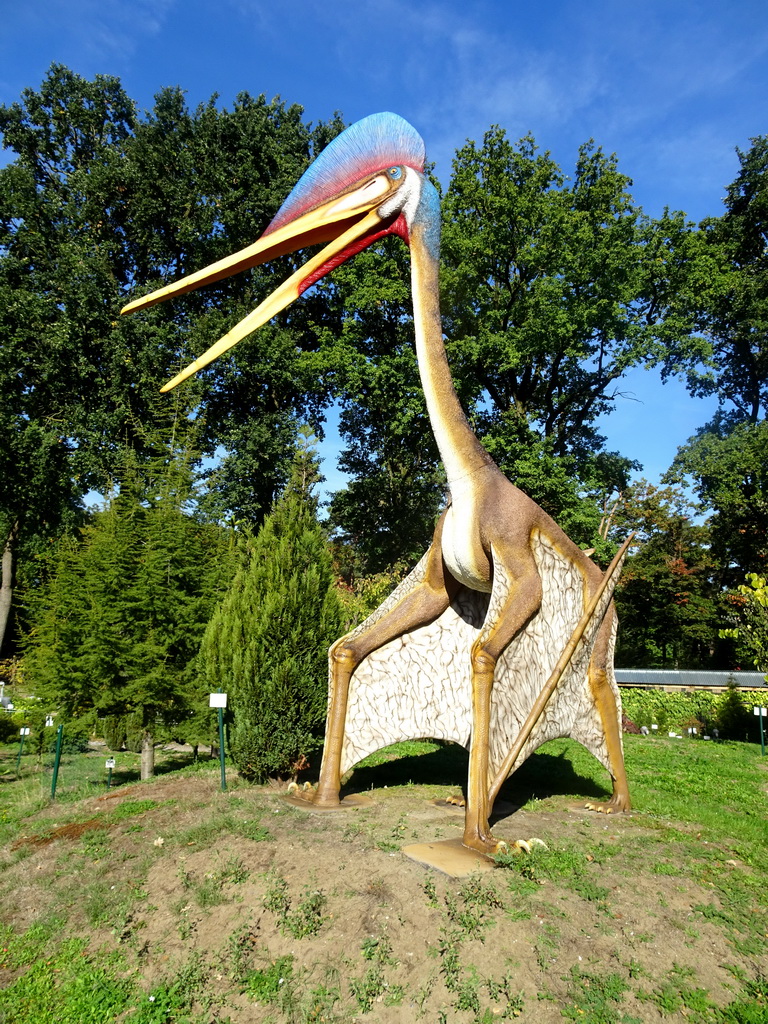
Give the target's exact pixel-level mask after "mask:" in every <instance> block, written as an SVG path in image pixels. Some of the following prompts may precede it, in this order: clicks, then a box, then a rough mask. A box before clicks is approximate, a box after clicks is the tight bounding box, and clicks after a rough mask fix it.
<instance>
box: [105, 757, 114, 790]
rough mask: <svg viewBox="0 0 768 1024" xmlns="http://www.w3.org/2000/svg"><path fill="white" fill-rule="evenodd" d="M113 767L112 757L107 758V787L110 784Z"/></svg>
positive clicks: (109, 786)
mask: <svg viewBox="0 0 768 1024" xmlns="http://www.w3.org/2000/svg"><path fill="white" fill-rule="evenodd" d="M114 767H115V759H114V757H108V758H107V789H110V788H111V786H112V769H113V768H114Z"/></svg>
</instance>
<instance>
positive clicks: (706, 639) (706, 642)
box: [612, 480, 722, 668]
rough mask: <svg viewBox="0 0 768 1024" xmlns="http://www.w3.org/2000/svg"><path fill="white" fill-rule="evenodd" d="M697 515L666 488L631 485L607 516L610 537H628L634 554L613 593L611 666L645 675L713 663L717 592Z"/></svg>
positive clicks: (706, 541)
mask: <svg viewBox="0 0 768 1024" xmlns="http://www.w3.org/2000/svg"><path fill="white" fill-rule="evenodd" d="M697 513H698V509H697V508H696V507H695V506H693V505H692V504H691V502H690V500H689V499H688V498H687V497H686V496H685V494H684V493H683V492H682V491H680V490H678V489H676V488H673V487H664V488H659V487H655V486H653V485H652V484H649V483H647V481H645V480H641V481H638V482H637V483H634V484H633V485H632V486H631V487H629V488H628V489H627V490H626V491H625V493H624V495H623V499H622V504H621V507H620V508H619V509H617V510H616V512H615V514H614V515H615V518H614V523H613V526H612V530H613V533H614V535H615V536H617V537H622V536H626V535H627V534H628V533H630V532H632V531H634V532H635V533H636V540H635V547H634V550H633V552H632V553H631V555H630V557H629V558H628V559H627V561H626V563H625V566H624V569H623V572H622V576H621V579H620V581H619V584H618V586H617V588H616V593H615V601H616V610H617V612H618V616H619V637H618V645H617V661H618V662H619V664H623V665H633V666H641V667H642V666H647V667H649V668H667V667H672V668H699V667H709V666H711V665H713V664H716V663H717V659H718V656H719V655H720V652H719V650H718V648H719V647H721V646H722V645H720V644H718V639H717V635H718V624H719V607H718V592H717V588H716V587H715V585H714V584H713V580H712V576H713V568H714V566H713V560H712V557H711V553H710V545H709V535H708V531H707V529H706V528H705V527H703V526H700V525H698V524H697V523H696V517H697Z"/></svg>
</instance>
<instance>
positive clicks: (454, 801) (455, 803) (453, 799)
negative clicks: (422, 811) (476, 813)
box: [445, 793, 467, 807]
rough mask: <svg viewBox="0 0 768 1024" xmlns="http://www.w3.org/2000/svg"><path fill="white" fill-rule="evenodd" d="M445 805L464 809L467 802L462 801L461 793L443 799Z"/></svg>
mask: <svg viewBox="0 0 768 1024" xmlns="http://www.w3.org/2000/svg"><path fill="white" fill-rule="evenodd" d="M445 803H447V804H450V805H451V806H452V807H466V805H467V801H466V800H465V799H464V797H463V795H462V794H461V793H455V794H452V795H451V796H447V797H446V798H445Z"/></svg>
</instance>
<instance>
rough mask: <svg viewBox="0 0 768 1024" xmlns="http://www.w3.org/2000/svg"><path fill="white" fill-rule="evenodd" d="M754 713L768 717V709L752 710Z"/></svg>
mask: <svg viewBox="0 0 768 1024" xmlns="http://www.w3.org/2000/svg"><path fill="white" fill-rule="evenodd" d="M752 713H753V714H754V715H760V714H763V715H768V709H766V708H752Z"/></svg>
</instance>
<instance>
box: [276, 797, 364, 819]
mask: <svg viewBox="0 0 768 1024" xmlns="http://www.w3.org/2000/svg"><path fill="white" fill-rule="evenodd" d="M283 800H285V802H286V803H287V804H290V805H291V807H298V808H299V809H300V810H302V811H310V812H314V813H315V814H335V813H336V812H337V811H355V810H357V808H358V807H371V806H372V805H373V800H372V799H371V798H370V797H369V796H363V794H362V793H352V794H350V795H349V796H345V797H343V798H342V799H341V800H339V802H338V804H335V805H334V806H333V807H317V806H316V805H315V804H313V803H312V801H311V800H305V799H304V798H303V797H302V796H299V795H298V794H296V795H295V796H294V795H293V794H291V795H290V796H284V797H283Z"/></svg>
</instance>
